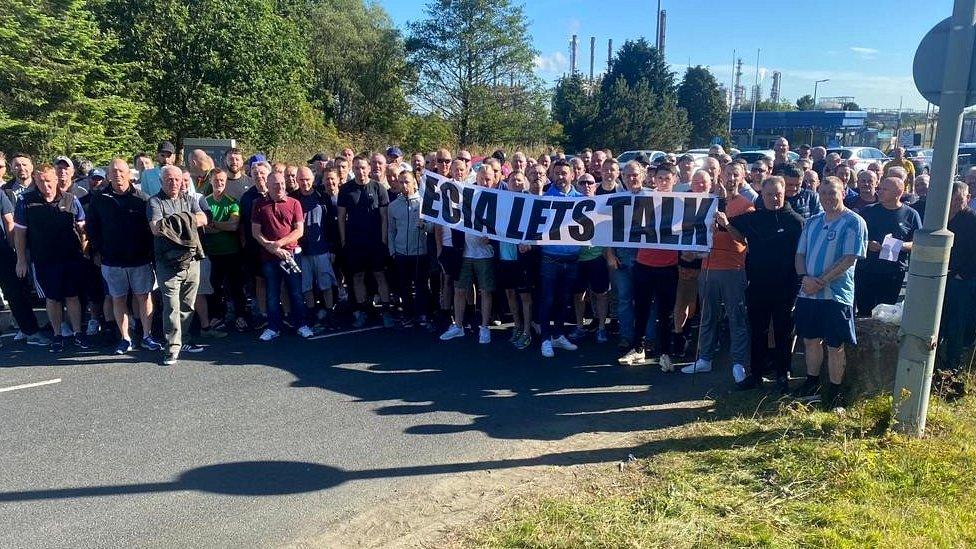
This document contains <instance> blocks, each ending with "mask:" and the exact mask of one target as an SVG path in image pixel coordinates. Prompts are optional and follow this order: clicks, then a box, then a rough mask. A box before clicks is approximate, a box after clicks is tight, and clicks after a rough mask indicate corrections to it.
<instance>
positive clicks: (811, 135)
mask: <svg viewBox="0 0 976 549" xmlns="http://www.w3.org/2000/svg"><path fill="white" fill-rule="evenodd" d="M823 82H830V79H829V78H824V79H823V80H816V81H814V83H813V110H817V86H819V85H820V84H821V83H823ZM813 144H814V143H813V127H812V126H811V128H810V145H813Z"/></svg>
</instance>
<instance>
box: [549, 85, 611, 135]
mask: <svg viewBox="0 0 976 549" xmlns="http://www.w3.org/2000/svg"><path fill="white" fill-rule="evenodd" d="M588 87H589V86H588V84H587V82H586V81H585V80H584V79H583V77H582V76H580V75H579V74H571V75H568V76H564V77H562V78H560V79H559V80H558V81H557V82H556V88H555V90H554V91H553V96H552V119H553V120H554V121H556V122H557V123H558V124H559V125H560V126H562V130H563V139H562V140H561V141H562V142H561V143H560V144H561V145H562V146H563V147H565V148H566V150H570V151H579V150H582V149H583V148H584V147H587V146H591V145H593V143H592V139H591V134H590V125H591V124H592V123H593V118H594V117H595V116H596V112H597V108H598V107H599V104H600V96H599V87H596V89H587V88H588Z"/></svg>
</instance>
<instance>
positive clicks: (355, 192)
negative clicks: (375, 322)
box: [338, 155, 394, 328]
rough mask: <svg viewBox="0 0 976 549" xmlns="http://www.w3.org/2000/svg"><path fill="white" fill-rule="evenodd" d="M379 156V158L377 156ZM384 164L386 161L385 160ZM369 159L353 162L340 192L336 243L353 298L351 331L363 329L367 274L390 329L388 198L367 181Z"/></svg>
mask: <svg viewBox="0 0 976 549" xmlns="http://www.w3.org/2000/svg"><path fill="white" fill-rule="evenodd" d="M380 156H382V155H380ZM384 161H385V158H384ZM369 169H370V166H369V159H368V158H367V157H365V156H357V157H356V158H355V159H354V160H353V173H354V176H355V179H354V180H353V181H350V182H348V183H346V184H345V185H343V186H342V187H341V188H340V189H339V201H338V210H339V212H338V213H339V240H340V243H341V245H342V251H343V260H344V261H345V267H346V270H347V275H346V277H347V280H351V281H352V283H353V291H354V294H355V298H356V304H355V310H354V312H353V319H354V320H353V327H355V328H362V327H363V326H365V325H366V319H367V300H366V298H367V295H366V273H367V272H368V273H372V275H373V277H374V278H375V279H376V286H377V291H378V292H379V294H380V304H381V307H382V312H383V324H384V325H385V326H387V327H390V328H392V327H393V324H394V323H393V316H392V315H391V314H390V311H389V308H390V289H389V286H388V285H387V282H386V273H385V272H384V269H385V267H386V260H387V257H388V255H387V254H388V251H387V238H388V234H387V233H388V228H387V223H388V221H389V220H388V219H387V208H388V207H389V205H390V197H389V194H388V193H387V192H386V189H385V188H384V187H383V185H381V184H380V183H379V182H377V181H375V180H373V179H370V178H369Z"/></svg>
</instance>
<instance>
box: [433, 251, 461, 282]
mask: <svg viewBox="0 0 976 549" xmlns="http://www.w3.org/2000/svg"><path fill="white" fill-rule="evenodd" d="M463 260H464V257H463V256H462V254H461V250H460V249H459V248H455V247H453V246H444V247H443V248H441V254H440V255H439V256H437V262H438V263H439V264H440V266H441V269H444V273H445V274H446V275H447V276H448V277H450V279H451V280H457V279H458V278H460V276H461V262H462V261H463Z"/></svg>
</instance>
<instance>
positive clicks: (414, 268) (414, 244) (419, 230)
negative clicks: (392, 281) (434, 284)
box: [387, 170, 433, 328]
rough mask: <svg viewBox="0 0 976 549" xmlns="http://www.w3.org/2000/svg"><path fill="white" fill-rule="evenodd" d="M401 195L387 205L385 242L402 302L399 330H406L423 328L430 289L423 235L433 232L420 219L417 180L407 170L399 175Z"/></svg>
mask: <svg viewBox="0 0 976 549" xmlns="http://www.w3.org/2000/svg"><path fill="white" fill-rule="evenodd" d="M399 180H400V185H401V186H402V187H403V193H402V194H400V196H398V197H397V199H396V200H394V201H393V202H391V203H390V207H389V224H388V225H387V227H388V232H389V239H388V240H387V242H388V245H389V248H390V255H391V256H392V257H393V262H394V265H395V266H396V272H397V279H398V282H399V284H400V295H401V297H402V298H403V301H404V313H405V314H404V316H403V318H402V319H401V320H400V324H399V325H400V327H401V328H409V327H410V326H413V324H414V323H415V322H418V323H420V325H421V326H424V327H426V326H427V312H428V311H427V309H428V304H429V301H430V289H429V288H428V287H427V280H426V278H427V277H426V276H425V275H426V272H427V271H426V261H427V233H428V232H429V231H431V230H433V228H432V226H431V224H430V223H429V222H425V221H423V220H422V219H420V193H418V192H417V180H416V179H415V178H414V176H413V173H411V172H410V171H406V170H405V171H402V172H400V175H399Z"/></svg>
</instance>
